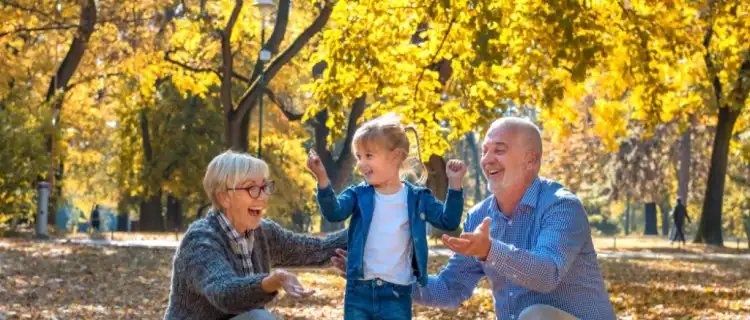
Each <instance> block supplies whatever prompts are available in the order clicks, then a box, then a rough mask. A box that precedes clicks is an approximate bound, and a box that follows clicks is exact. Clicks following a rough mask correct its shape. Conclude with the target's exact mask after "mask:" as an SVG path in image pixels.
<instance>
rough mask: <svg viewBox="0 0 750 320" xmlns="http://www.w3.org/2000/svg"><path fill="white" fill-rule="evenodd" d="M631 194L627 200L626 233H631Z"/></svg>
mask: <svg viewBox="0 0 750 320" xmlns="http://www.w3.org/2000/svg"><path fill="white" fill-rule="evenodd" d="M630 211H631V208H630V195H627V197H626V200H625V235H626V236H627V235H630Z"/></svg>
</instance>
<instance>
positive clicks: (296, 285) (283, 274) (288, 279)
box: [261, 269, 315, 298]
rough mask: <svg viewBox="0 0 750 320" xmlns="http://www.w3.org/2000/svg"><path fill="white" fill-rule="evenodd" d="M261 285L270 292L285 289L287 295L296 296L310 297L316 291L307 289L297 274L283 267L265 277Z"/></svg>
mask: <svg viewBox="0 0 750 320" xmlns="http://www.w3.org/2000/svg"><path fill="white" fill-rule="evenodd" d="M261 287H262V288H263V291H265V292H268V293H271V292H275V291H278V290H279V289H284V291H286V294H287V295H290V296H292V297H295V298H299V297H308V296H310V295H312V294H313V293H315V291H314V290H308V289H305V288H304V287H303V286H302V284H301V283H300V282H299V280H298V279H297V276H296V275H295V274H293V273H290V272H287V271H286V270H282V269H276V270H275V271H273V272H271V274H269V275H268V276H267V277H265V278H264V279H263V281H262V282H261Z"/></svg>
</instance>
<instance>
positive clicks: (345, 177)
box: [312, 94, 367, 232]
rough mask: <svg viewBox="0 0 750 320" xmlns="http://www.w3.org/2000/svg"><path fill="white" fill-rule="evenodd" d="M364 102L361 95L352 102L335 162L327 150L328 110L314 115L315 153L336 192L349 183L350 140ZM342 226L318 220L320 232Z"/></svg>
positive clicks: (361, 112) (341, 227) (350, 165)
mask: <svg viewBox="0 0 750 320" xmlns="http://www.w3.org/2000/svg"><path fill="white" fill-rule="evenodd" d="M366 101H367V96H366V95H364V94H363V95H362V96H360V97H359V98H357V99H355V100H354V102H352V108H351V111H350V112H349V121H348V123H347V127H346V137H345V138H344V141H343V146H342V147H341V153H340V154H339V156H338V158H337V159H335V160H334V157H333V154H332V153H331V150H330V149H329V148H328V135H329V134H330V130H329V129H328V127H326V125H325V124H326V122H327V121H328V110H327V109H324V110H322V111H320V112H318V114H316V115H315V121H314V122H313V123H312V125H313V128H314V130H315V146H314V148H315V152H317V153H318V155H319V156H320V160H321V162H323V166H324V167H325V168H326V172H328V178H329V180H330V181H331V186H333V190H335V191H336V192H341V191H342V190H343V189H344V188H345V187H346V185H347V184H349V183H351V173H352V170H353V169H354V164H355V163H356V159H355V158H354V156H353V155H352V140H353V139H354V132H356V131H357V128H359V125H358V124H357V121H358V120H359V119H360V118H361V117H362V114H363V113H364V111H365V109H366V108H367V104H366ZM344 226H345V223H344V222H335V223H334V222H329V221H327V220H326V219H325V218H323V219H320V231H321V232H332V231H336V230H341V229H343V228H344Z"/></svg>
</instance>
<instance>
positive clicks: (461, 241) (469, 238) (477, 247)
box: [443, 217, 492, 261]
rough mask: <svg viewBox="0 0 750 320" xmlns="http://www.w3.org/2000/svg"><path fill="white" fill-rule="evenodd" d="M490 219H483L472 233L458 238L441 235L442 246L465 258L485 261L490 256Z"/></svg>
mask: <svg viewBox="0 0 750 320" xmlns="http://www.w3.org/2000/svg"><path fill="white" fill-rule="evenodd" d="M491 221H492V219H490V217H487V218H484V220H483V221H482V223H481V224H480V225H479V226H477V228H476V229H474V232H471V233H466V232H463V233H461V236H460V238H454V237H451V236H448V235H447V234H444V235H443V244H445V247H446V248H448V249H450V250H451V251H453V252H455V253H458V254H462V255H465V256H472V257H477V258H479V260H482V261H484V260H486V259H487V255H489V254H490V247H491V246H492V244H491V242H490V222H491Z"/></svg>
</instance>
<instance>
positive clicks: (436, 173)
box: [425, 154, 473, 238]
mask: <svg viewBox="0 0 750 320" xmlns="http://www.w3.org/2000/svg"><path fill="white" fill-rule="evenodd" d="M446 164H447V162H446V161H445V159H443V157H440V156H437V155H434V154H433V155H431V156H430V160H429V161H427V163H426V164H425V166H426V167H427V183H426V187H427V188H429V189H430V190H431V191H432V195H433V196H434V197H435V199H438V200H440V201H445V196H446V194H447V193H448V176H447V175H446V174H445V166H446ZM427 228H428V229H427V230H428V234H429V235H430V236H431V237H432V238H439V237H441V236H442V235H443V234H448V235H451V236H458V235H459V234H460V233H461V230H455V231H446V230H442V229H439V228H436V227H435V226H433V225H429V224H428V227H427ZM472 231H473V230H472Z"/></svg>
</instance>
